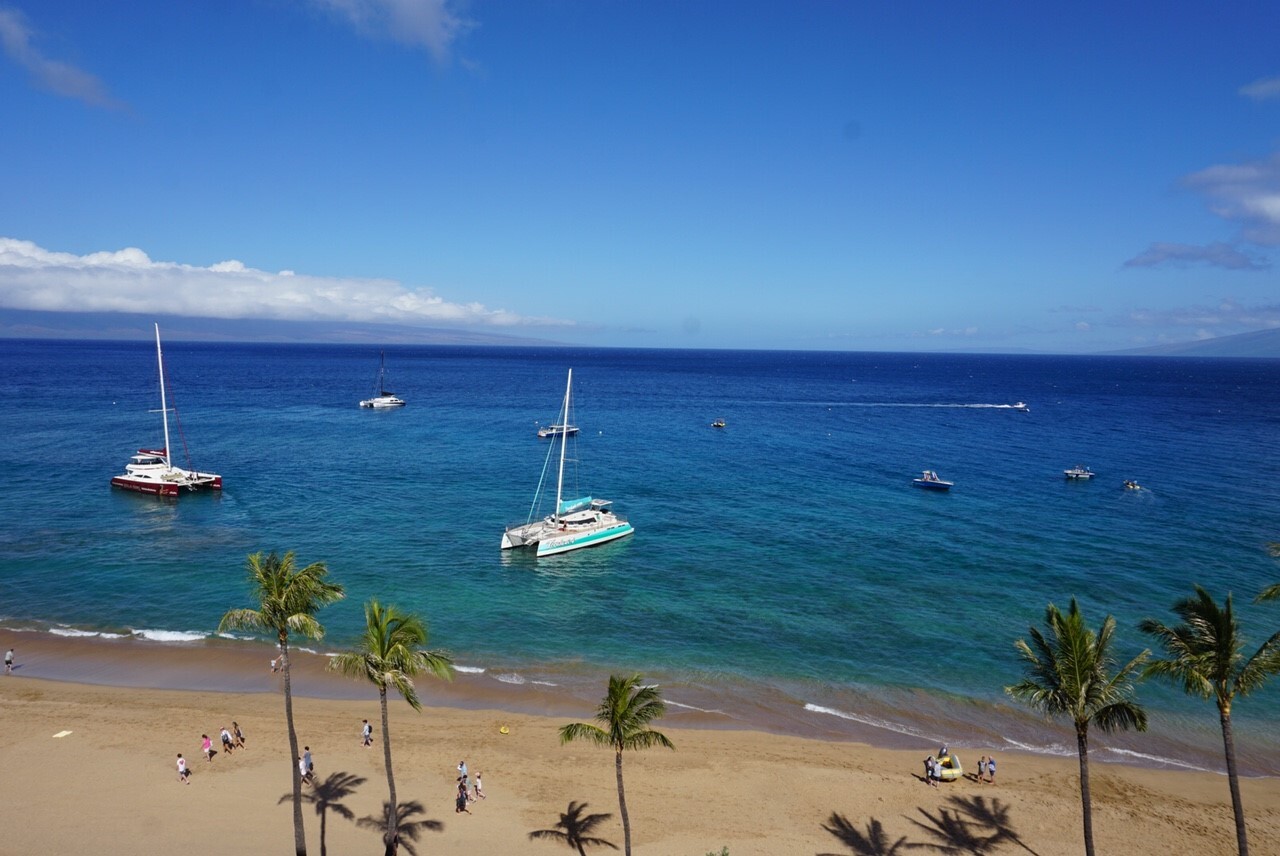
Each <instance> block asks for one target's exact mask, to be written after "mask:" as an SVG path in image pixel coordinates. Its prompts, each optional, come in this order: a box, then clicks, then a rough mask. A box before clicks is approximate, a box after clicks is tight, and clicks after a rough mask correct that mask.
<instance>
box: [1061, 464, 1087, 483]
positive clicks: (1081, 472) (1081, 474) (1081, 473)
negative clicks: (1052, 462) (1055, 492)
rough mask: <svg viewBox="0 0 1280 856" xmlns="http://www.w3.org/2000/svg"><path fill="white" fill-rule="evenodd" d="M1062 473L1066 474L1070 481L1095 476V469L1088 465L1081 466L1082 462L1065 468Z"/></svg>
mask: <svg viewBox="0 0 1280 856" xmlns="http://www.w3.org/2000/svg"><path fill="white" fill-rule="evenodd" d="M1062 474H1063V475H1064V476H1066V477H1067V479H1068V480H1069V481H1080V480H1083V479H1091V478H1093V470H1091V469H1089V468H1088V467H1084V466H1081V465H1080V464H1076V465H1075V466H1074V467H1072V468H1071V469H1069V470H1063V471H1062Z"/></svg>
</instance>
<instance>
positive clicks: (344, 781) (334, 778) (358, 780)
mask: <svg viewBox="0 0 1280 856" xmlns="http://www.w3.org/2000/svg"><path fill="white" fill-rule="evenodd" d="M366 781H367V780H366V779H365V778H364V776H357V775H356V774H354V773H342V772H339V773H330V774H329V775H328V776H327V777H326V778H325V779H324V781H317V782H316V783H315V785H314V786H312V788H311V790H309V791H307V792H305V793H304V794H303V795H302V799H303V801H304V802H309V803H311V805H313V806H315V809H316V814H317V815H319V816H320V856H325V853H326V852H327V848H326V846H325V831H326V827H327V825H328V824H327V821H328V819H329V812H333V813H334V814H336V815H338V817H341V818H342V819H343V820H355V818H356V814H355V812H353V811H352V810H351V809H349V808H347V807H346V806H345V805H343V804H342V801H343V800H344V799H346V798H347V797H349V796H351V795H352V794H354V793H355V792H356V788H358V787H360V786H361V785H363V784H364V783H365V782H366ZM291 799H293V794H292V793H288V794H285V795H284V796H282V797H280V802H286V801H287V800H291Z"/></svg>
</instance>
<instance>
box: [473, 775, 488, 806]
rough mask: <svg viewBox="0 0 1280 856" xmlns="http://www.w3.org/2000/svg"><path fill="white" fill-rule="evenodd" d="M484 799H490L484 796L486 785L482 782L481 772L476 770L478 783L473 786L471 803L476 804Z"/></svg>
mask: <svg viewBox="0 0 1280 856" xmlns="http://www.w3.org/2000/svg"><path fill="white" fill-rule="evenodd" d="M483 799H488V797H486V796H485V795H484V785H483V784H481V782H480V771H479V770H476V781H475V784H474V785H473V786H472V792H471V801H472V802H475V801H476V800H483Z"/></svg>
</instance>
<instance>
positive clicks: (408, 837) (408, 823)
mask: <svg viewBox="0 0 1280 856" xmlns="http://www.w3.org/2000/svg"><path fill="white" fill-rule="evenodd" d="M396 808H397V810H396V818H395V820H396V834H395V837H394V838H393V839H392V840H391V841H388V840H387V835H386V833H387V819H388V818H389V817H390V815H391V802H390V801H389V800H383V802H382V814H380V815H372V814H371V815H369V816H367V817H362V818H360V819H359V820H357V821H356V826H358V827H360V828H361V829H367V830H369V831H370V832H376V833H378V835H379V837H380V838H381V839H382V844H383V846H384V848H385V849H384V850H383V852H384V853H385V854H386V856H395V854H397V853H399V852H400V848H401V847H403V848H404V850H405V852H406V853H408V854H409V856H418V848H417V843H418V839H419V838H420V837H422V833H424V832H428V831H430V832H443V831H444V824H443V823H441V822H440V821H438V820H413V819H412V818H413V817H414V815H419V814H426V813H427V807H426V806H424V805H423V804H422V803H420V802H418V801H417V800H409V801H408V802H402V803H400V805H399V806H397V807H396Z"/></svg>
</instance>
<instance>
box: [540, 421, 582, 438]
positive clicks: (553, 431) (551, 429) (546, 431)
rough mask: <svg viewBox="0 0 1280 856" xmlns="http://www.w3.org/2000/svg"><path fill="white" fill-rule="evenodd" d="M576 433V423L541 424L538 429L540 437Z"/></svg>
mask: <svg viewBox="0 0 1280 856" xmlns="http://www.w3.org/2000/svg"><path fill="white" fill-rule="evenodd" d="M577 433H578V426H577V425H543V426H542V427H541V428H539V429H538V436H539V437H541V438H542V439H544V440H545V439H547V438H548V437H561V436H569V437H571V436H573V435H574V434H577Z"/></svg>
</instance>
